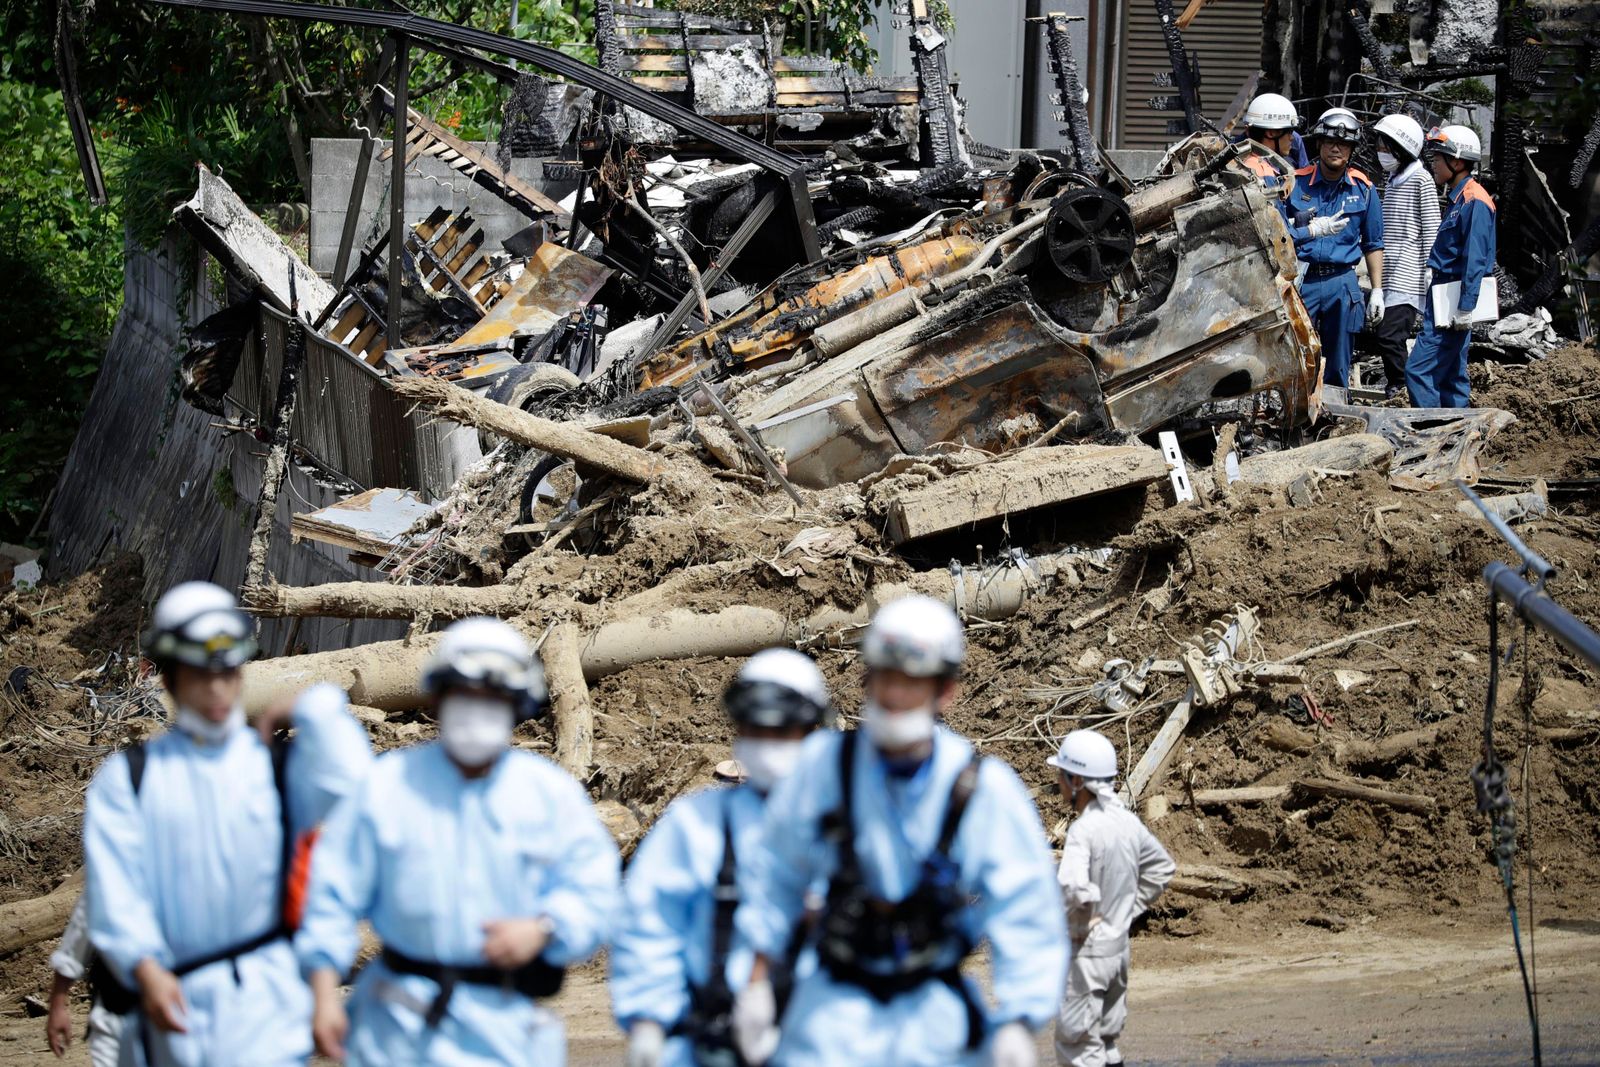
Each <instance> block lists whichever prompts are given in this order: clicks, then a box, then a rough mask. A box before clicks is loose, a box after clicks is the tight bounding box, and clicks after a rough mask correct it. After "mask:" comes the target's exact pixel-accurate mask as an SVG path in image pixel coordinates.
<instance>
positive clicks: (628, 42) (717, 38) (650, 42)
mask: <svg viewBox="0 0 1600 1067" xmlns="http://www.w3.org/2000/svg"><path fill="white" fill-rule="evenodd" d="M618 41H619V43H620V44H621V46H622V50H623V51H625V52H682V51H684V50H685V45H684V43H683V35H682V34H680V33H677V32H673V33H637V34H636V33H624V34H619V35H618ZM765 46H766V42H765V41H763V40H762V38H761V35H760V34H759V33H713V34H698V33H691V34H690V35H689V44H688V46H687V50H688V51H691V52H726V51H727V50H728V49H730V48H754V49H755V50H756V51H758V52H759V51H761V49H762V48H764V47H765Z"/></svg>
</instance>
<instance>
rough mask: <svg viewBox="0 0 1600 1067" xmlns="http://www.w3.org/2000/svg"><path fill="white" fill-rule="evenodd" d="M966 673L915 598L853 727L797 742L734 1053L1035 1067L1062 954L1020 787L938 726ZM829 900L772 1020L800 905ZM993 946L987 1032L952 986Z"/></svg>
mask: <svg viewBox="0 0 1600 1067" xmlns="http://www.w3.org/2000/svg"><path fill="white" fill-rule="evenodd" d="M964 658H965V640H964V637H963V635H962V631H961V623H960V621H959V620H958V619H957V618H956V617H955V614H954V613H953V612H952V611H951V610H950V609H949V608H948V607H947V606H945V605H944V604H942V603H940V602H938V601H936V600H931V599H929V598H927V597H921V596H913V597H907V598H904V599H902V600H897V601H894V602H892V603H890V604H887V605H885V606H884V608H883V609H882V610H881V611H879V612H878V615H877V617H876V618H874V619H873V621H872V624H871V626H870V627H869V629H868V631H867V634H866V637H865V639H864V642H863V646H862V659H863V661H864V662H865V664H866V667H867V677H866V686H865V688H866V692H865V700H864V702H863V705H862V711H861V723H860V728H859V729H857V730H855V731H854V732H851V733H835V732H831V731H829V732H824V733H819V734H816V735H814V736H812V737H811V738H808V739H807V741H806V743H805V749H804V751H803V752H802V754H801V757H800V764H799V766H798V767H796V768H795V772H794V773H793V774H792V775H790V776H789V777H788V778H787V779H785V780H784V782H783V784H781V785H780V786H779V787H778V789H777V790H776V791H775V792H774V793H773V795H772V798H771V799H770V800H769V801H768V802H767V817H766V827H765V830H764V833H763V839H762V846H763V847H762V848H761V849H759V850H757V852H756V853H755V854H754V855H752V856H751V857H750V860H749V862H747V863H745V864H743V865H742V866H741V868H740V872H739V890H740V904H739V911H738V916H737V925H738V931H739V934H740V935H741V936H742V937H743V938H745V939H746V940H747V941H748V942H749V944H750V945H751V946H752V947H754V949H755V950H756V952H757V957H756V961H755V964H754V966H753V967H752V968H751V976H750V981H749V983H748V984H747V985H746V986H745V987H744V989H743V990H741V991H740V993H739V996H738V999H737V1002H736V1004H735V1007H734V1032H735V1037H736V1039H737V1042H738V1045H739V1049H740V1051H741V1052H742V1053H743V1054H744V1056H745V1058H746V1060H747V1061H748V1062H749V1063H751V1064H754V1065H759V1064H762V1063H765V1062H767V1061H768V1060H769V1059H770V1060H771V1062H773V1063H775V1064H777V1065H779V1067H839V1065H842V1064H871V1065H873V1067H979V1065H981V1064H985V1063H987V1064H989V1065H992V1067H1034V1065H1035V1064H1036V1063H1037V1057H1038V1052H1037V1043H1036V1038H1035V1034H1036V1033H1037V1032H1038V1031H1039V1030H1040V1029H1041V1028H1042V1027H1044V1026H1045V1025H1047V1024H1048V1023H1049V1022H1050V1020H1051V1019H1052V1018H1054V1016H1055V1013H1056V1006H1057V1005H1058V1004H1059V1002H1060V997H1061V991H1062V986H1063V982H1064V978H1065V975H1066V968H1067V958H1068V948H1067V938H1066V928H1065V926H1066V924H1065V920H1064V916H1063V913H1062V907H1061V896H1060V892H1059V890H1058V888H1057V886H1056V881H1055V878H1054V874H1053V871H1052V869H1051V867H1052V864H1051V857H1050V852H1049V849H1048V847H1047V846H1046V844H1045V837H1044V831H1043V827H1041V826H1040V823H1039V815H1038V812H1037V811H1036V810H1035V809H1034V806H1033V802H1032V801H1031V800H1030V799H1029V796H1028V792H1027V790H1026V789H1025V788H1024V787H1023V785H1022V782H1021V781H1020V780H1019V779H1018V778H1017V776H1016V774H1015V773H1014V772H1013V771H1012V770H1011V769H1010V768H1009V767H1007V766H1006V765H1005V764H1003V763H1001V762H1000V761H998V760H994V759H980V758H979V757H978V756H977V755H976V754H975V753H974V751H973V748H972V745H971V744H969V743H968V742H967V741H966V740H964V739H962V738H961V737H958V736H957V735H956V734H954V733H952V732H950V731H949V730H947V729H945V728H944V727H943V726H940V725H938V723H937V719H938V716H939V715H940V713H941V712H943V711H944V710H945V709H946V708H947V707H948V706H949V705H950V702H951V701H952V700H954V699H955V695H956V691H957V686H958V682H957V675H958V674H959V671H960V668H961V664H962V661H963V659H964ZM822 880H826V881H827V886H828V890H827V897H826V900H825V902H824V904H823V905H822V908H821V910H820V914H819V915H818V916H817V919H816V926H815V931H814V934H813V937H812V944H813V948H814V950H815V952H816V958H817V968H816V970H815V971H813V972H812V973H811V974H809V975H807V976H805V977H802V978H800V979H799V981H798V984H797V985H796V987H795V990H794V994H793V997H792V998H791V999H790V1001H789V1005H788V1010H787V1012H786V1013H785V1014H784V1015H783V1016H782V1018H781V1020H780V1018H779V1015H778V1012H777V1004H776V995H775V992H774V989H773V984H772V974H773V967H774V966H775V964H776V963H777V962H778V961H780V960H781V959H782V957H783V953H784V951H785V947H786V945H787V944H788V939H789V935H790V931H792V930H793V929H794V925H795V923H797V922H798V921H799V920H800V917H801V915H802V913H803V912H804V910H805V900H806V895H807V891H808V890H809V889H810V887H811V886H813V885H814V884H817V883H818V882H820V881H822ZM985 940H986V941H988V943H989V947H990V956H991V960H992V964H991V968H992V973H993V987H992V992H993V999H994V1001H995V1003H996V1009H995V1010H994V1012H993V1013H992V1014H990V1013H989V1012H988V1011H987V1010H986V1006H985V1002H984V1001H983V999H982V998H981V997H980V996H979V994H978V992H977V991H976V990H975V989H974V988H973V987H972V985H971V983H970V982H968V981H967V980H966V979H965V978H963V977H962V975H961V973H960V970H959V968H960V965H961V961H962V960H963V959H964V958H965V957H966V956H967V954H968V953H969V952H971V951H972V950H973V949H974V948H975V947H976V946H977V945H978V944H979V943H980V942H982V941H985Z"/></svg>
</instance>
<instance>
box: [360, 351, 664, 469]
mask: <svg viewBox="0 0 1600 1067" xmlns="http://www.w3.org/2000/svg"><path fill="white" fill-rule="evenodd" d="M389 387H390V388H391V389H393V390H394V391H395V392H396V393H397V394H398V395H400V396H402V397H404V398H406V399H407V400H415V401H416V402H418V403H419V404H422V405H424V406H425V407H427V408H429V409H430V410H432V411H433V413H434V414H435V415H436V416H438V417H439V418H441V419H448V420H449V421H451V422H458V423H461V424H462V425H464V426H476V427H477V428H478V429H480V430H487V431H489V432H490V433H494V434H498V435H500V436H501V437H504V438H507V439H508V440H511V441H515V442H517V443H518V444H521V445H527V446H528V447H530V448H537V449H538V450H539V451H541V452H548V453H550V454H551V455H553V456H562V457H564V458H566V459H571V460H576V461H577V462H579V463H582V464H584V465H585V466H589V467H593V468H594V469H596V470H599V471H603V472H605V473H606V474H609V475H612V476H613V477H617V478H623V479H626V480H628V481H631V482H648V481H650V480H651V479H652V478H654V477H655V476H656V475H658V474H660V473H661V472H662V471H663V470H664V469H665V468H666V463H665V461H664V460H662V459H661V458H660V457H659V456H656V455H654V454H652V453H650V452H646V451H645V450H644V449H642V448H635V447H633V446H632V445H626V444H623V443H622V442H621V441H616V440H613V439H612V438H610V437H606V436H604V435H602V434H597V433H591V432H590V431H588V430H586V429H583V428H582V427H579V426H572V425H569V424H567V423H562V422H555V421H553V420H551V419H541V418H539V417H538V416H537V415H530V414H528V413H527V412H525V411H520V410H518V409H517V408H514V407H510V406H508V405H506V404H498V403H496V402H495V401H493V400H486V399H484V398H483V397H480V396H478V395H477V394H476V393H473V392H470V391H468V390H466V389H463V388H461V387H460V386H458V385H452V384H451V383H449V382H442V381H439V380H437V379H434V378H422V377H405V378H394V379H391V380H390V382H389Z"/></svg>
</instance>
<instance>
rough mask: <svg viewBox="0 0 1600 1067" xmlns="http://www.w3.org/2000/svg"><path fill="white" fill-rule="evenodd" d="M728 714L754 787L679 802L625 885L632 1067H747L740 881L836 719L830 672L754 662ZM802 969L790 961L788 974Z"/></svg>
mask: <svg viewBox="0 0 1600 1067" xmlns="http://www.w3.org/2000/svg"><path fill="white" fill-rule="evenodd" d="M723 706H724V707H725V708H727V711H728V714H729V715H730V716H731V717H732V719H733V721H734V724H735V730H736V737H735V740H734V742H733V755H734V758H735V759H736V760H737V761H738V764H739V766H740V768H742V770H743V774H744V784H743V785H735V786H732V787H731V788H727V787H725V788H713V789H705V790H702V791H700V792H697V793H693V794H691V795H689V796H686V797H683V798H681V799H679V800H676V801H674V802H673V803H672V804H671V806H669V807H668V808H667V810H666V811H665V812H664V813H662V815H661V818H660V819H659V820H657V822H656V824H655V826H654V828H652V829H651V831H650V834H649V836H647V837H646V838H645V839H644V842H643V843H642V844H641V845H640V846H639V850H638V851H637V852H635V853H634V855H633V859H632V861H631V862H630V863H629V865H628V874H627V877H626V879H624V882H623V895H624V900H625V902H626V914H627V919H626V921H625V923H624V924H623V926H622V927H621V928H620V929H619V930H618V932H617V937H616V942H615V944H614V945H613V946H612V949H611V1003H612V1007H613V1010H614V1011H615V1014H616V1018H617V1022H618V1024H620V1025H621V1026H622V1028H623V1029H624V1030H626V1031H627V1033H628V1059H627V1067H691V1065H693V1067H737V1065H738V1064H739V1062H740V1061H739V1059H738V1054H737V1052H736V1050H735V1049H734V1047H733V1040H732V1037H733V1035H732V1031H731V1028H730V1027H731V1013H732V1009H733V996H734V991H736V990H739V989H742V988H744V985H745V982H746V980H747V979H748V977H749V974H750V965H751V962H752V959H753V953H752V952H751V951H750V948H749V946H748V945H745V944H743V943H742V942H741V941H740V940H739V939H738V938H736V937H735V936H734V930H733V918H734V908H735V906H736V905H737V903H738V899H739V898H738V889H737V884H736V872H737V870H738V868H739V865H740V864H741V863H742V862H743V861H744V857H746V856H748V855H750V854H751V853H752V852H754V851H755V850H756V849H757V848H758V847H759V844H760V838H761V830H762V816H763V814H764V811H765V808H766V798H767V796H768V794H769V793H771V791H772V789H773V788H774V787H775V786H776V785H777V784H778V783H779V782H780V781H782V780H783V779H784V778H786V777H788V775H789V773H790V771H792V770H793V769H794V765H795V762H796V760H798V758H799V756H800V749H801V743H802V742H803V741H804V740H805V738H806V735H807V734H809V733H811V732H812V731H813V730H815V729H816V728H817V727H819V726H824V725H831V723H832V719H833V709H832V707H831V706H830V702H829V700H828V687H827V684H826V683H825V682H824V681H823V679H822V672H821V671H819V670H817V665H816V664H815V663H813V662H812V661H811V660H810V658H808V657H806V656H804V655H802V654H801V653H799V652H796V651H795V650H794V649H791V648H771V649H767V650H766V651H765V652H760V653H757V654H756V655H755V656H753V657H751V658H750V660H749V661H748V662H747V663H746V664H745V665H744V666H743V667H742V668H740V670H739V673H738V675H737V676H736V677H735V678H734V680H733V683H732V684H731V685H730V686H729V687H728V690H727V692H726V693H725V694H724V695H723ZM796 929H797V931H798V930H801V929H802V927H796ZM786 955H788V954H786ZM793 964H794V961H793V960H792V959H787V960H786V961H785V967H784V971H785V972H786V973H792V968H793Z"/></svg>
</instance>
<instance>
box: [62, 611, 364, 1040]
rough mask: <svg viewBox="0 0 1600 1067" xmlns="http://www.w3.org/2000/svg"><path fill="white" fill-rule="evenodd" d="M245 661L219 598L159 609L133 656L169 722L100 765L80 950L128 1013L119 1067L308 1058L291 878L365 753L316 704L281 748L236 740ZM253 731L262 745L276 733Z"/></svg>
mask: <svg viewBox="0 0 1600 1067" xmlns="http://www.w3.org/2000/svg"><path fill="white" fill-rule="evenodd" d="M254 652H255V641H254V639H253V636H252V624H251V621H250V619H249V617H248V616H246V615H245V614H244V613H243V612H241V611H240V610H239V608H238V606H237V604H236V603H235V601H234V599H233V597H232V596H231V595H229V594H228V593H227V592H226V591H224V590H222V589H220V588H218V587H217V586H215V585H212V584H210V583H208V582H185V583H184V584H182V585H179V586H177V587H175V588H173V589H172V590H171V591H169V592H168V593H167V594H166V595H165V596H163V597H162V598H161V599H160V601H159V602H157V604H156V608H155V612H154V617H153V626H152V629H151V631H150V633H149V635H148V636H147V638H146V643H145V656H146V658H148V659H149V660H151V662H153V663H154V664H155V665H156V666H157V667H158V668H159V669H160V671H161V676H162V680H163V682H164V684H165V685H166V688H167V692H168V693H169V694H171V696H172V700H173V702H174V704H176V705H177V717H176V721H175V728H174V729H172V730H169V731H167V732H166V733H163V734H160V735H159V736H157V737H155V738H154V739H152V740H151V741H149V742H148V743H145V744H140V745H133V746H130V747H128V748H126V749H124V750H123V751H121V752H118V753H116V754H114V755H112V756H110V757H108V758H107V759H106V761H105V763H103V764H102V765H101V767H100V771H99V773H98V774H96V775H95V778H94V782H93V783H92V784H91V785H90V786H89V795H88V800H87V803H86V805H85V810H84V830H83V837H84V852H85V854H86V857H87V870H88V883H87V895H88V899H89V939H90V941H91V942H92V943H93V945H94V949H95V951H96V952H97V953H99V955H100V957H101V959H102V960H104V962H105V964H106V970H107V972H108V975H109V979H110V980H114V981H115V982H116V983H119V984H120V986H122V987H125V989H124V993H123V996H125V997H127V999H128V1000H129V1001H130V1002H131V1003H132V1004H133V1005H134V1008H133V1011H132V1013H131V1014H129V1015H128V1017H127V1019H126V1022H125V1029H124V1039H123V1043H122V1058H121V1062H122V1063H123V1064H124V1065H150V1067H156V1065H168V1064H181V1065H184V1067H200V1065H202V1064H203V1065H205V1067H234V1065H241V1064H250V1065H252V1067H254V1065H278V1064H303V1063H305V1062H306V1059H307V1057H308V1056H309V1055H310V1054H311V1030H310V1024H311V993H310V990H309V989H307V988H306V984H305V982H304V981H303V980H302V979H301V977H300V969H299V967H298V966H297V965H296V962H295V958H294V951H293V949H292V947H291V946H290V943H289V937H290V930H289V927H290V925H291V921H292V919H293V918H294V917H293V916H292V915H290V914H289V911H290V910H291V909H290V903H291V898H292V892H291V889H292V887H291V886H290V872H291V871H292V869H293V867H294V862H293V861H294V857H295V852H296V848H297V846H299V845H301V844H302V843H303V842H305V841H306V840H308V835H309V833H310V832H311V831H313V830H314V828H315V827H316V825H317V824H318V822H320V820H321V819H322V818H323V816H324V815H325V814H326V813H327V811H328V810H329V809H330V808H332V807H333V805H334V803H335V802H336V801H337V800H339V799H340V798H341V797H342V796H343V795H344V794H345V793H346V792H347V791H348V790H350V789H351V788H353V787H354V786H355V785H356V784H358V783H359V782H360V781H361V779H362V777H363V776H364V775H365V774H366V771H367V768H368V767H369V766H370V764H371V761H372V751H371V747H370V745H369V743H368V741H367V735H366V731H365V730H364V729H363V728H362V726H361V724H360V723H359V722H357V721H356V720H355V718H353V717H352V716H351V715H350V713H349V707H348V704H347V702H346V701H345V698H344V694H343V693H341V692H339V691H338V690H337V689H334V688H332V687H331V686H316V687H313V688H311V689H308V690H307V691H306V692H304V693H302V694H301V695H300V697H299V699H298V700H297V701H296V702H295V704H294V707H293V710H292V712H290V713H289V714H290V720H291V722H292V724H293V726H294V731H295V733H294V740H293V741H292V742H288V741H278V740H273V741H271V742H270V743H269V741H268V740H264V739H263V737H262V736H261V735H260V734H258V732H257V731H255V730H251V729H249V728H248V727H247V726H246V724H245V714H244V708H243V706H242V704H241V703H240V699H241V696H242V694H243V688H244V681H243V676H242V674H241V672H240V668H241V666H242V665H243V664H244V662H245V661H246V660H247V659H249V658H250V656H251V655H253V654H254ZM267 718H268V724H267V726H266V727H265V728H264V729H263V731H262V732H264V733H268V735H269V737H270V729H271V727H272V726H273V725H276V724H277V723H278V722H279V721H281V720H280V718H279V717H277V716H268V717H267ZM102 995H103V994H102Z"/></svg>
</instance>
